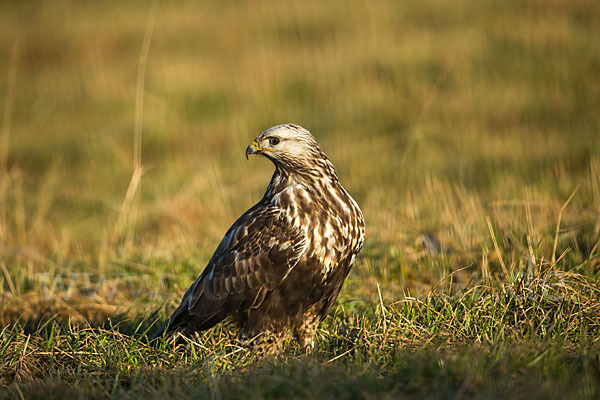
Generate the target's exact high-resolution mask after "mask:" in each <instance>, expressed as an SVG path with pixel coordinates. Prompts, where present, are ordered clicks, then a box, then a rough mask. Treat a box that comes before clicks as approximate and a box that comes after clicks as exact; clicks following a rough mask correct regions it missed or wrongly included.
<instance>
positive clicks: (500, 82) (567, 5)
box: [0, 0, 600, 399]
mask: <svg viewBox="0 0 600 400" xmlns="http://www.w3.org/2000/svg"><path fill="white" fill-rule="evenodd" d="M599 17H600V5H599V3H598V2H595V1H592V0H572V1H559V0H552V1H548V0H544V1H538V0H527V1H513V0H505V1H500V2H490V1H479V0H461V1H458V2H457V1H449V0H427V1H412V0H411V1H402V2H396V1H392V0H389V1H388V0H375V1H371V2H354V1H351V2H342V1H337V0H336V1H330V2H319V1H308V2H302V3H297V2H292V1H262V2H251V1H223V2H191V1H184V2H176V3H175V2H159V3H155V5H152V4H148V2H141V1H139V2H127V3H124V2H80V1H64V0H57V1H53V2H39V3H38V2H3V3H2V4H0V104H1V105H2V116H1V118H2V126H1V129H0V270H1V271H0V290H1V300H0V301H1V306H0V322H1V324H2V331H1V332H0V384H1V385H2V396H6V397H11V398H19V397H20V398H52V397H54V398H64V397H67V396H69V397H70V398H73V399H75V398H90V397H92V398H100V397H102V398H106V397H108V398H139V397H141V396H144V397H145V398H149V399H150V398H165V396H171V397H174V398H185V397H188V398H197V397H199V396H203V397H211V398H230V397H241V396H246V397H249V398H263V397H269V398H278V397H286V398H288V397H299V398H306V397H312V398H440V397H442V398H456V399H459V398H506V397H511V398H576V399H580V398H597V397H598V394H599V391H600V384H599V383H598V382H600V342H599V341H598V338H599V337H600V301H599V300H598V299H599V298H600V283H599V279H600V256H599V255H598V254H599V252H600V248H599V247H600V245H599V243H600V155H599V154H600V152H599V149H600V133H599V129H600V116H599V113H598V110H599V109H600V79H598V76H600V45H599V44H598V41H597V40H595V38H597V37H598V36H599V33H600V28H599V27H600V24H598V20H599ZM284 122H295V123H298V124H300V125H302V126H304V127H306V128H308V129H309V130H311V132H313V133H314V135H315V136H316V137H317V139H318V140H319V142H320V143H321V146H322V148H323V149H324V150H325V151H326V152H327V154H328V156H329V157H330V159H331V160H332V162H333V164H334V165H335V167H336V170H337V172H338V175H339V176H340V179H341V181H342V182H343V184H344V186H345V187H346V188H347V189H348V191H349V192H350V193H351V194H352V195H353V197H354V198H355V199H356V200H357V202H358V204H359V205H360V206H361V208H362V210H363V212H364V214H365V219H366V224H367V231H366V242H365V247H364V249H363V252H362V253H361V255H360V256H359V257H358V258H357V261H356V263H355V266H354V268H353V270H352V272H351V273H350V275H349V277H348V279H347V281H346V284H345V286H344V288H343V289H342V292H341V295H340V298H339V299H338V301H337V303H336V305H335V306H334V307H333V309H332V311H331V314H330V316H329V317H328V318H327V319H326V320H325V321H324V322H323V323H322V324H321V326H320V328H319V329H318V331H317V337H316V343H315V349H314V350H313V351H312V353H310V354H308V355H306V354H304V351H303V349H302V348H301V346H298V345H296V344H294V343H290V344H289V345H288V347H287V350H286V352H285V353H284V355H283V356H282V357H279V358H277V359H266V360H263V361H261V362H257V361H256V358H255V355H254V354H252V352H250V351H247V350H245V348H244V347H243V346H242V343H239V342H238V341H237V340H236V332H235V331H232V329H231V327H229V326H218V327H216V328H215V329H213V330H211V331H208V332H205V333H203V334H201V335H199V336H198V337H196V338H191V339H189V340H187V341H185V343H184V344H183V345H179V346H176V345H175V343H173V342H169V341H167V342H165V343H163V344H162V345H161V346H159V347H157V348H152V347H148V346H147V345H146V343H145V341H144V334H145V332H146V331H148V330H149V329H152V325H153V324H154V323H155V321H156V320H158V321H159V322H160V321H163V320H164V319H165V318H166V317H167V316H168V315H169V313H170V312H171V311H172V310H173V309H174V307H175V306H176V305H177V304H178V302H179V300H180V299H181V296H182V294H183V292H184V290H185V289H186V288H187V287H188V286H189V284H190V283H191V282H192V281H193V280H194V279H195V278H196V277H197V275H198V274H199V273H200V272H201V270H202V268H203V267H204V265H205V264H206V262H207V261H208V259H209V258H210V256H211V254H212V251H213V250H214V248H215V246H216V245H217V243H218V242H219V240H220V238H221V237H222V235H223V234H224V232H225V231H226V229H227V228H228V227H229V226H230V225H231V223H232V222H233V221H234V220H235V218H236V217H237V216H239V215H240V214H241V213H242V212H243V211H245V210H246V209H247V208H248V207H249V206H251V205H252V204H254V203H255V202H256V201H257V200H258V199H259V198H260V196H262V194H263V191H264V189H265V187H266V184H267V182H268V179H269V177H270V175H271V173H272V166H271V165H270V164H269V163H268V162H267V161H266V160H260V159H252V160H250V161H246V159H245V157H244V151H245V148H246V146H247V145H248V144H249V143H250V141H251V140H252V139H253V138H254V137H255V136H256V134H257V133H258V132H259V131H261V130H262V129H265V128H268V127H270V126H272V125H275V124H278V123H284Z"/></svg>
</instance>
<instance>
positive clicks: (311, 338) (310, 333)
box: [296, 313, 320, 354]
mask: <svg viewBox="0 0 600 400" xmlns="http://www.w3.org/2000/svg"><path fill="white" fill-rule="evenodd" d="M319 322H320V318H318V317H317V316H315V315H314V314H312V313H307V314H306V315H305V316H304V319H303V321H302V324H301V325H300V326H299V327H298V328H296V337H297V338H298V342H299V343H300V345H301V346H302V349H303V350H304V352H305V353H306V354H309V353H311V352H312V351H313V350H314V348H315V333H316V332H317V327H318V326H319Z"/></svg>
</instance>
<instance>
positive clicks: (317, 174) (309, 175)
mask: <svg viewBox="0 0 600 400" xmlns="http://www.w3.org/2000/svg"><path fill="white" fill-rule="evenodd" d="M337 184H339V180H338V178H337V176H336V174H335V170H334V169H333V165H331V162H329V160H324V162H323V165H318V166H316V165H315V166H311V167H310V168H294V169H293V170H290V169H288V168H285V167H283V166H281V165H279V164H275V172H274V173H273V176H272V177H271V181H270V182H269V186H268V187H267V191H266V193H265V198H266V200H269V199H271V198H273V197H274V196H275V195H277V194H278V193H281V192H283V191H284V190H286V189H288V188H290V187H292V186H296V185H301V186H304V187H306V188H308V189H311V190H314V191H315V192H316V193H323V191H324V189H325V187H326V186H328V185H337Z"/></svg>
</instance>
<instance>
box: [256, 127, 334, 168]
mask: <svg viewBox="0 0 600 400" xmlns="http://www.w3.org/2000/svg"><path fill="white" fill-rule="evenodd" d="M251 154H260V155H262V156H265V157H267V158H269V159H270V160H271V161H273V162H274V163H275V164H276V165H283V166H290V167H294V166H297V165H301V164H305V163H309V164H310V162H311V160H315V159H319V158H323V157H325V154H324V153H323V151H321V148H320V147H319V144H318V143H317V141H316V140H315V138H314V137H313V135H311V134H310V132H309V131H307V130H306V129H304V128H303V127H301V126H299V125H295V124H284V125H277V126H274V127H272V128H269V129H267V130H266V131H263V132H261V133H260V134H259V135H258V136H257V137H256V139H254V141H253V142H252V143H251V144H250V145H249V146H248V147H247V148H246V158H248V156H249V155H251ZM325 158H326V157H325Z"/></svg>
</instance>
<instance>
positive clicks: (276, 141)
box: [269, 137, 279, 146]
mask: <svg viewBox="0 0 600 400" xmlns="http://www.w3.org/2000/svg"><path fill="white" fill-rule="evenodd" d="M269 144H270V145H271V146H277V145H278V144H279V138H276V137H270V138H269Z"/></svg>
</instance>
